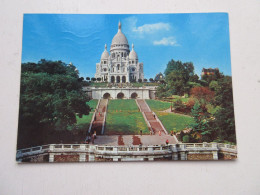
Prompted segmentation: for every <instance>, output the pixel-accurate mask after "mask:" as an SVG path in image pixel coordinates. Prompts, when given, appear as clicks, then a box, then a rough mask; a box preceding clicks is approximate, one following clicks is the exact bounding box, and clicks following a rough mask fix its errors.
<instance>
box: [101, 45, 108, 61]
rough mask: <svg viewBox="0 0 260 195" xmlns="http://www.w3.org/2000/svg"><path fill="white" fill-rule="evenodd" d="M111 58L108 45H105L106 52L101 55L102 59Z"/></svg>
mask: <svg viewBox="0 0 260 195" xmlns="http://www.w3.org/2000/svg"><path fill="white" fill-rule="evenodd" d="M108 57H109V53H108V51H107V44H105V50H104V51H103V53H102V55H101V59H108Z"/></svg>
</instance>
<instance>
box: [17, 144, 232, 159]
mask: <svg viewBox="0 0 260 195" xmlns="http://www.w3.org/2000/svg"><path fill="white" fill-rule="evenodd" d="M176 149H177V150H176ZM194 149H195V150H211V149H212V150H213V151H216V150H221V151H224V152H231V153H237V150H236V146H235V145H230V144H223V143H214V142H213V143H206V142H205V143H180V144H169V145H151V146H143V145H140V146H137V145H129V146H107V145H91V144H48V145H42V146H35V147H31V148H24V149H21V150H17V153H16V158H17V159H19V158H22V157H24V156H32V155H37V154H43V153H51V152H94V153H100V152H105V153H111V154H115V153H118V152H119V153H121V154H122V153H124V152H126V153H128V154H129V153H130V154H141V153H143V152H145V153H147V154H154V152H157V151H158V152H159V151H161V152H166V151H169V152H172V151H187V150H191V151H193V150H194Z"/></svg>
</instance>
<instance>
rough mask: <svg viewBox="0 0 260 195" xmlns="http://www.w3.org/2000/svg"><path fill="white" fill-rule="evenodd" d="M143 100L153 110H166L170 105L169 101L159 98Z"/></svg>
mask: <svg viewBox="0 0 260 195" xmlns="http://www.w3.org/2000/svg"><path fill="white" fill-rule="evenodd" d="M145 101H146V103H147V104H148V105H149V107H150V108H151V109H152V110H153V111H163V110H167V109H168V108H170V106H171V103H170V102H163V101H159V100H145Z"/></svg>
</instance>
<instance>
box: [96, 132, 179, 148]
mask: <svg viewBox="0 0 260 195" xmlns="http://www.w3.org/2000/svg"><path fill="white" fill-rule="evenodd" d="M134 137H135V139H136V138H139V139H140V142H141V143H142V145H143V146H151V145H162V144H166V140H167V139H168V141H169V144H176V143H177V140H176V139H175V137H174V136H170V135H161V136H159V135H143V136H141V135H122V136H120V135H99V136H97V139H95V142H94V144H98V145H108V146H118V145H121V146H122V145H125V146H131V145H139V143H138V142H135V143H134ZM118 139H120V142H119V143H120V144H118ZM122 142H123V144H122Z"/></svg>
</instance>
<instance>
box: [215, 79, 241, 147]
mask: <svg viewBox="0 0 260 195" xmlns="http://www.w3.org/2000/svg"><path fill="white" fill-rule="evenodd" d="M215 106H219V107H220V109H218V110H217V112H216V113H215V114H214V117H215V120H214V123H213V124H212V125H211V128H212V129H213V130H214V131H215V133H216V136H217V138H218V140H219V141H223V140H227V141H230V142H234V143H235V142H236V134H235V117H234V104H233V91H232V79H231V77H230V76H224V77H223V78H221V79H219V80H218V87H217V88H216V92H215Z"/></svg>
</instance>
